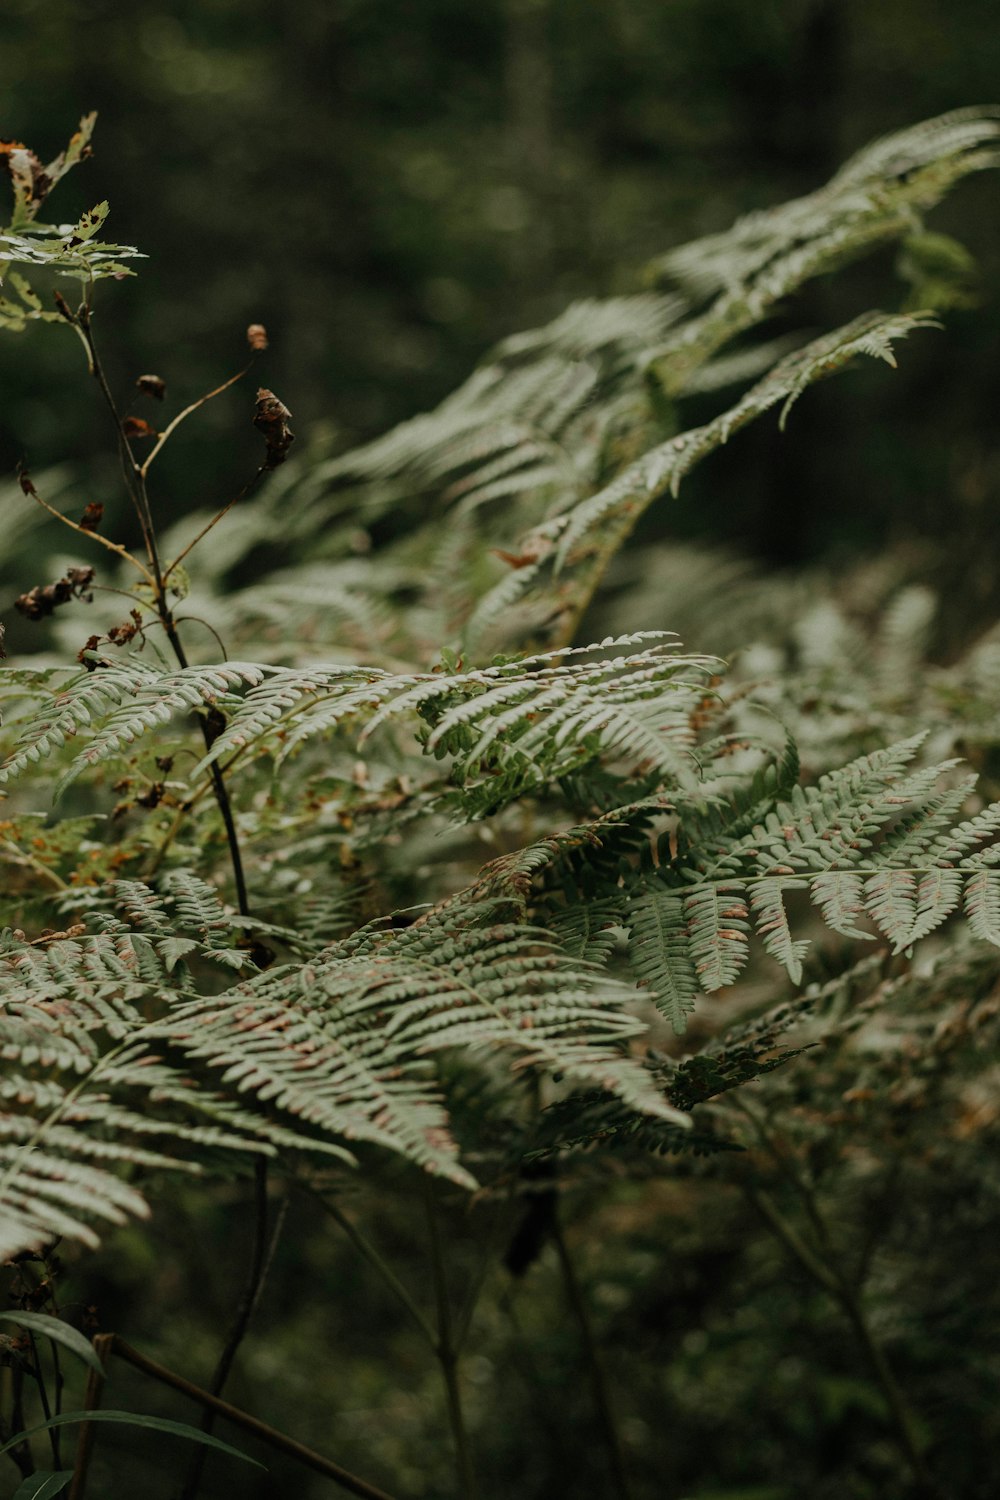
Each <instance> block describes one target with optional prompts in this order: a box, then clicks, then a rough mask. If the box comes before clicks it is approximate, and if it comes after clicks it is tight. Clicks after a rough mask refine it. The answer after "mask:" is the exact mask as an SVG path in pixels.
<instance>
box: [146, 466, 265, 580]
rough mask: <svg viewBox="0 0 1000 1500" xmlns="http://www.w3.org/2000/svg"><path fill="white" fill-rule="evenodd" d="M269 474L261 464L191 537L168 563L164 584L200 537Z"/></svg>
mask: <svg viewBox="0 0 1000 1500" xmlns="http://www.w3.org/2000/svg"><path fill="white" fill-rule="evenodd" d="M269 473H270V470H269V469H268V467H267V465H266V464H261V466H260V468H259V469H258V470H257V472H256V474H254V476H253V478H252V479H248V480H247V482H246V484H245V485H244V486H243V488H242V489H241V490H240V491H239V493H238V494H236V495H234V496H233V498H232V499H231V500H230V501H229V503H228V504H227V505H224V506H223V507H222V509H221V510H217V511H216V513H215V515H214V516H213V517H212V519H211V520H210V521H208V522H206V524H205V525H204V526H203V527H202V528H201V530H200V531H199V532H198V535H197V536H195V537H192V539H191V541H190V542H188V544H187V546H186V547H185V548H184V550H183V551H182V552H178V554H177V556H176V557H175V558H174V560H173V562H172V563H169V564H168V565H167V571H166V572H165V573H164V575H163V581H164V583H166V581H167V579H168V578H169V577H170V575H171V573H172V572H173V571H174V569H175V568H176V567H177V566H178V564H179V563H182V562H183V561H184V559H185V557H187V555H188V553H189V552H192V551H193V550H194V548H195V547H197V545H198V543H199V542H200V541H201V539H202V537H206V536H208V533H209V532H210V531H211V530H212V528H213V527H215V526H218V524H219V522H220V521H221V520H222V518H223V516H227V515H228V514H229V512H230V511H231V510H232V508H233V506H234V505H236V504H238V502H239V501H240V500H245V499H246V497H247V495H251V494H253V492H254V490H255V489H256V488H257V486H258V485H259V484H260V482H261V480H262V479H263V478H264V475H265V474H269Z"/></svg>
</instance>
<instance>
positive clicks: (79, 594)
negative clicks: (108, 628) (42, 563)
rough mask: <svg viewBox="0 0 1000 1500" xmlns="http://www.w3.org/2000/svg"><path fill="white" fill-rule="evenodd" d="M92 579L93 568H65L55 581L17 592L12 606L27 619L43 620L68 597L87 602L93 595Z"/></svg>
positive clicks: (66, 600) (65, 602)
mask: <svg viewBox="0 0 1000 1500" xmlns="http://www.w3.org/2000/svg"><path fill="white" fill-rule="evenodd" d="M93 581H94V570H93V568H67V569H66V573H65V576H64V577H62V578H57V579H56V581H55V583H46V584H36V585H35V587H34V588H33V589H29V590H28V592H27V593H26V594H19V595H18V597H17V598H16V599H15V600H14V608H15V609H17V610H19V611H20V612H21V614H22V615H24V617H25V619H27V620H44V619H45V617H46V616H47V615H50V614H52V612H53V610H55V609H57V608H58V606H59V605H60V604H68V603H69V601H70V599H85V600H86V601H87V602H88V603H89V602H90V600H91V599H92V598H93V597H94V596H93V594H92V593H91V592H90V585H91V584H92V583H93Z"/></svg>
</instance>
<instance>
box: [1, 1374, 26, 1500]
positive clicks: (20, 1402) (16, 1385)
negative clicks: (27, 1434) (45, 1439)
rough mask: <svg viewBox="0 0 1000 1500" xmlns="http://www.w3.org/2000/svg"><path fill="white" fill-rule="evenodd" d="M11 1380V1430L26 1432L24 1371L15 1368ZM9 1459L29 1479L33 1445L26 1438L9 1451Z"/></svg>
mask: <svg viewBox="0 0 1000 1500" xmlns="http://www.w3.org/2000/svg"><path fill="white" fill-rule="evenodd" d="M10 1380H11V1402H10V1430H11V1432H12V1433H14V1432H23V1431H24V1371H23V1370H22V1369H18V1367H17V1366H16V1365H15V1367H14V1368H13V1369H12V1370H11V1372H10ZM3 1439H4V1442H5V1443H6V1442H7V1441H8V1437H7V1433H6V1432H4V1435H3ZM9 1457H10V1458H11V1459H12V1460H13V1462H14V1463H15V1464H16V1465H17V1467H18V1469H19V1470H20V1471H21V1473H22V1474H23V1475H24V1476H25V1478H27V1476H28V1475H29V1474H30V1473H31V1472H32V1469H33V1467H34V1465H33V1464H32V1459H31V1444H30V1443H29V1442H28V1440H27V1438H25V1439H24V1440H23V1441H22V1442H20V1443H18V1445H17V1447H16V1448H11V1449H10V1450H9Z"/></svg>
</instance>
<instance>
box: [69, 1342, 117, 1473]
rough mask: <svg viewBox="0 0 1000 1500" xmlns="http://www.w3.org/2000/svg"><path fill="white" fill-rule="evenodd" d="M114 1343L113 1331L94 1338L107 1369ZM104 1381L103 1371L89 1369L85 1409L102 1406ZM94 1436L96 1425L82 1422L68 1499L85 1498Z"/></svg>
mask: <svg viewBox="0 0 1000 1500" xmlns="http://www.w3.org/2000/svg"><path fill="white" fill-rule="evenodd" d="M113 1343H114V1334H113V1333H99V1334H98V1335H97V1337H96V1338H95V1339H94V1353H95V1354H96V1355H97V1357H98V1359H99V1360H100V1362H101V1364H102V1366H103V1367H104V1369H105V1370H106V1369H107V1363H108V1359H109V1357H110V1355H111V1349H112V1345H113ZM104 1381H105V1376H104V1374H103V1373H102V1374H100V1375H98V1373H97V1371H96V1370H89V1371H88V1373H87V1389H86V1392H85V1394H84V1397H83V1409H84V1411H96V1410H97V1408H98V1407H99V1406H100V1404H101V1398H102V1396H103V1394H104ZM94 1437H95V1429H94V1427H93V1426H92V1425H91V1424H90V1423H89V1422H82V1423H81V1424H80V1432H79V1435H78V1437H77V1440H76V1458H75V1460H74V1463H73V1478H72V1479H71V1481H70V1486H69V1492H68V1500H83V1496H84V1491H85V1490H86V1487H87V1471H88V1469H89V1468H90V1459H91V1454H92V1453H93V1448H94Z"/></svg>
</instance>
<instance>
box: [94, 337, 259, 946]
mask: <svg viewBox="0 0 1000 1500" xmlns="http://www.w3.org/2000/svg"><path fill="white" fill-rule="evenodd" d="M78 318H79V327H80V330H81V332H82V334H83V339H84V343H85V344H86V347H87V353H88V356H89V359H90V369H91V373H92V374H93V376H94V379H95V380H96V381H97V384H98V386H99V388H100V391H101V394H102V396H103V397H104V400H105V402H106V404H107V407H108V410H109V411H110V413H111V417H112V420H113V422H114V424H115V432H116V433H117V436H118V447H119V452H120V454H121V461H122V472H123V474H124V476H125V487H126V489H127V491H128V494H129V498H130V500H131V501H132V505H133V507H134V509H135V512H136V515H137V516H138V518H139V525H140V527H141V528H142V535H143V540H144V542H145V544H146V552H147V554H148V557H149V566H150V570H151V572H152V575H153V586H154V590H155V607H156V613H157V615H158V616H159V619H160V623H161V624H162V626H163V629H164V632H165V634H166V636H167V639H168V640H169V642H170V645H171V647H172V649H173V653H174V655H175V657H176V658H177V661H178V663H179V665H180V666H181V668H184V667H186V666H187V665H188V659H187V653H186V652H185V650H184V647H183V645H182V644H181V639H180V636H179V635H178V633H177V626H176V623H175V621H174V617H173V613H172V611H171V609H170V606H169V604H168V603H167V587H166V579H165V575H164V572H163V567H162V564H161V562H160V554H159V548H158V546H157V541H156V527H155V525H154V523H153V513H152V507H151V506H150V503H149V491H148V489H147V487H146V475H145V471H144V469H143V467H142V465H141V464H140V463H139V462H138V461H137V459H136V456H135V453H134V451H133V448H132V444H131V443H130V442H129V440H128V436H127V434H126V432H125V425H124V423H123V421H122V417H121V413H120V412H119V410H118V406H117V403H116V402H115V398H114V394H113V393H112V390H111V387H110V386H109V384H108V380H107V376H106V375H105V373H104V366H103V365H102V364H101V361H100V358H99V356H98V353H97V349H96V347H95V344H94V336H93V332H92V330H91V326H90V309H89V308H83V309H81V311H80V313H79V314H78ZM260 472H261V471H258V476H259V473H260ZM200 722H201V732H202V738H203V739H204V741H205V749H206V750H210V749H211V748H212V742H213V740H214V738H215V735H213V733H212V730H211V728H210V726H209V724H208V723H207V722H206V720H205V719H204V717H202V718H201V719H200ZM209 775H210V776H211V780H212V791H213V793H214V795H215V801H216V803H217V805H218V808H219V813H220V814H221V817H222V823H223V827H224V828H225V831H226V842H227V844H228V846H229V862H230V864H231V866H232V870H233V883H234V885H235V887H236V904H237V906H238V907H239V911H240V914H241V915H242V916H244V917H246V916H249V915H250V903H249V898H248V895H247V886H246V876H245V874H244V870H243V856H242V854H241V852H240V843H239V836H238V834H237V832H236V822H235V820H234V818H233V809H232V804H231V802H230V800H229V792H228V791H227V789H226V783H225V779H224V777H223V775H222V771H221V770H220V768H219V766H218V764H217V763H216V762H215V761H213V762H212V765H211V768H210V770H209Z"/></svg>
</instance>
